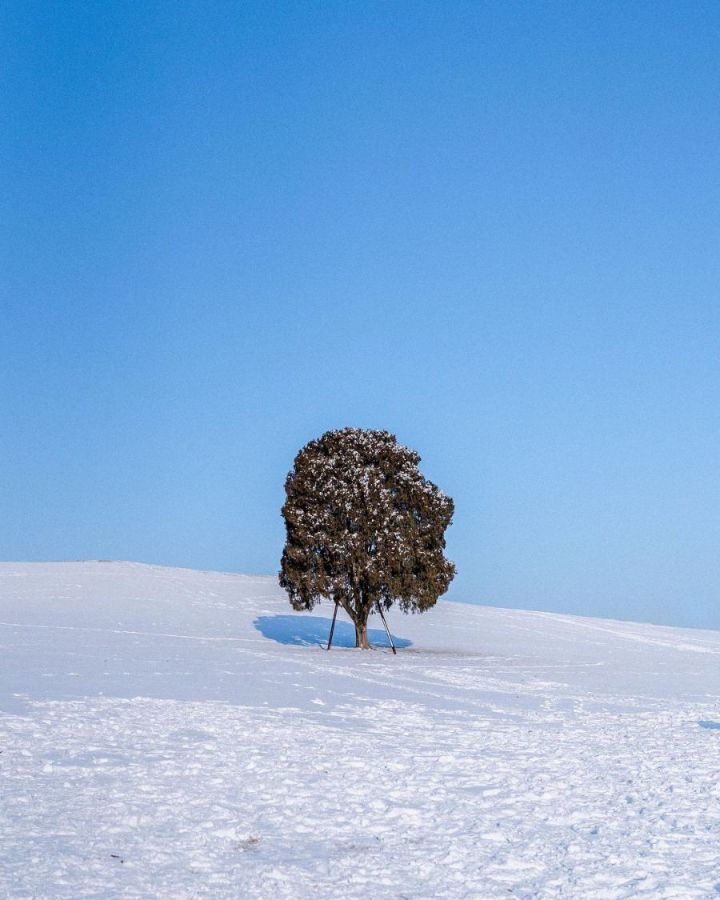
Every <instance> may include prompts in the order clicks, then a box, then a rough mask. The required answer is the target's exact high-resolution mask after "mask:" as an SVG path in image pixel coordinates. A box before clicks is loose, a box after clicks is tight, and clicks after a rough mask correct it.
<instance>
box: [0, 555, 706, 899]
mask: <svg viewBox="0 0 720 900" xmlns="http://www.w3.org/2000/svg"><path fill="white" fill-rule="evenodd" d="M330 614H331V609H330V608H329V607H328V606H327V605H324V606H321V607H318V608H316V609H315V610H314V612H313V614H307V613H302V614H301V613H293V612H292V610H291V609H290V607H289V604H288V602H287V598H286V597H285V595H284V594H283V592H282V591H281V590H280V589H279V588H278V586H277V583H276V580H275V578H271V577H250V576H242V575H230V574H222V573H215V572H196V571H192V570H186V569H167V568H161V567H156V566H144V565H139V564H133V563H103V562H78V563H17V564H14V563H3V564H0V654H1V655H0V798H1V801H0V895H2V896H7V897H67V898H80V897H90V896H92V897H112V896H123V897H151V896H170V895H172V896H174V897H178V898H184V897H200V896H215V897H310V896H321V897H341V896H342V897H363V898H382V897H393V898H399V897H482V898H492V897H512V896H515V897H523V898H528V897H573V898H578V897H582V898H593V897H598V898H600V897H612V898H616V897H633V898H634V897H644V896H646V897H681V898H692V897H712V896H717V895H718V892H720V840H719V838H720V802H719V801H720V785H719V784H718V773H719V772H720V702H719V701H720V632H710V631H704V632H703V631H693V630H687V629H679V628H661V627H656V626H651V625H638V624H630V623H624V622H614V621H605V620H593V619H585V618H577V617H569V616H560V615H552V614H547V613H533V612H519V611H510V610H502V609H493V608H484V607H475V606H469V605H461V604H456V603H450V602H444V601H441V602H440V603H439V604H438V605H437V606H436V607H435V608H434V609H433V610H431V611H430V612H428V613H425V614H424V615H422V616H410V617H406V616H402V615H401V614H397V613H395V611H393V612H391V613H390V615H389V621H390V625H391V628H392V630H393V634H395V635H396V636H397V638H398V644H399V645H400V646H402V647H403V649H401V651H400V652H399V653H398V655H397V657H394V656H392V654H391V653H390V652H389V650H387V649H382V648H381V649H378V650H375V651H374V652H370V653H367V652H366V653H363V652H360V651H355V650H350V649H347V645H348V644H349V643H351V641H352V637H353V634H354V632H353V629H352V627H351V626H350V624H349V623H348V622H346V621H343V622H339V625H338V629H337V631H336V637H337V644H338V646H337V647H336V649H334V650H333V651H332V652H331V653H327V652H325V650H324V649H322V646H321V644H322V642H323V641H324V640H325V639H326V636H327V632H328V627H329V616H330ZM375 626H377V627H375ZM371 628H372V629H373V630H372V631H371V641H372V640H373V639H374V640H375V642H377V643H381V638H383V637H384V632H382V629H381V623H379V622H377V623H376V622H374V621H373V620H371ZM382 643H383V644H385V645H386V643H387V642H386V641H382Z"/></svg>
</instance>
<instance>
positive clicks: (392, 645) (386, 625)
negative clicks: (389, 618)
mask: <svg viewBox="0 0 720 900" xmlns="http://www.w3.org/2000/svg"><path fill="white" fill-rule="evenodd" d="M378 612H379V613H380V618H381V619H382V620H383V625H384V626H385V631H387V636H388V640H389V641H390V646H391V647H392V652H393V656H397V650H396V649H395V644H393V639H392V635H391V634H390V629H389V628H388V623H387V622H386V621H385V616H384V615H383V611H382V606H380V604H379V603H378Z"/></svg>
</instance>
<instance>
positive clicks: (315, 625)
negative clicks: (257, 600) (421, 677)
mask: <svg viewBox="0 0 720 900" xmlns="http://www.w3.org/2000/svg"><path fill="white" fill-rule="evenodd" d="M331 621H332V620H331V619H321V618H320V617H319V616H258V618H257V619H255V621H254V622H253V625H254V626H255V628H257V630H258V631H259V632H260V634H261V635H262V636H263V637H266V638H270V640H272V641H277V642H278V643H279V644H294V645H295V646H301V647H316V646H321V647H326V646H327V641H328V635H329V634H330V623H331ZM368 640H369V641H370V643H371V644H372V646H373V647H389V646H390V642H389V641H388V637H387V634H385V630H384V629H382V628H368ZM393 641H394V643H395V646H396V647H397V648H398V650H401V649H403V648H404V647H410V646H412V641H409V640H408V639H407V638H399V637H396V636H395V635H393ZM332 645H333V647H354V646H355V627H354V626H353V625H351V624H350V623H349V622H340V621H338V622H336V623H335V633H334V634H333V642H332Z"/></svg>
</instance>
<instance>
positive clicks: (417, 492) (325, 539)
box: [280, 428, 455, 647]
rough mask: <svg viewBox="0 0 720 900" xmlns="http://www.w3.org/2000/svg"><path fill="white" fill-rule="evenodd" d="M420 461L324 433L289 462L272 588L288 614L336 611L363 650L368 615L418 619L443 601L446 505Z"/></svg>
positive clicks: (387, 438) (403, 450)
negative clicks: (276, 586)
mask: <svg viewBox="0 0 720 900" xmlns="http://www.w3.org/2000/svg"><path fill="white" fill-rule="evenodd" d="M419 462H420V457H419V456H418V454H417V453H415V451H414V450H410V449H409V448H407V447H403V446H402V445H401V444H398V442H397V440H396V438H395V436H394V435H392V434H390V433H389V432H387V431H371V430H363V429H359V428H344V429H342V430H340V431H328V432H326V433H325V434H324V435H323V436H322V437H321V438H319V439H318V440H315V441H310V443H309V444H307V445H306V446H305V447H303V449H302V450H301V451H300V452H299V453H298V455H297V456H296V458H295V463H294V466H293V469H292V471H291V472H290V473H289V475H288V477H287V480H286V482H285V492H286V495H287V499H286V501H285V504H284V506H283V508H282V514H283V517H284V519H285V526H286V530H287V539H286V543H285V549H284V551H283V555H282V563H281V570H280V584H281V586H282V587H283V588H285V590H287V592H288V595H289V598H290V603H291V604H292V606H293V607H294V608H295V609H297V610H301V609H312V608H313V606H315V604H316V603H318V602H319V601H320V600H321V599H322V598H324V597H325V598H328V599H330V600H333V601H336V602H338V603H339V604H340V605H341V606H342V607H343V609H345V611H346V612H347V613H348V615H349V616H350V618H351V619H352V621H353V622H354V623H355V633H356V644H357V646H359V647H367V646H368V641H367V620H368V616H369V614H370V612H371V611H372V610H373V609H376V608H378V607H381V608H383V609H389V608H390V606H391V605H392V604H393V603H397V604H398V605H399V606H400V607H401V609H403V611H404V612H422V611H423V610H426V609H428V608H429V607H431V606H433V604H434V603H435V602H436V601H437V599H438V597H440V596H441V595H442V594H444V593H445V591H446V590H447V589H448V586H449V584H450V582H451V581H452V579H453V576H454V574H455V566H454V565H453V564H452V563H451V562H449V561H448V560H447V559H445V557H444V555H443V551H444V549H445V530H446V528H447V527H448V526H449V525H450V522H451V520H452V515H453V510H454V505H453V501H452V500H451V499H450V498H449V497H446V496H445V494H443V493H442V491H441V490H440V489H439V488H438V487H436V486H435V485H434V484H433V483H432V482H430V481H428V480H427V479H425V478H424V477H423V476H422V475H421V474H420V472H419V470H418V463H419Z"/></svg>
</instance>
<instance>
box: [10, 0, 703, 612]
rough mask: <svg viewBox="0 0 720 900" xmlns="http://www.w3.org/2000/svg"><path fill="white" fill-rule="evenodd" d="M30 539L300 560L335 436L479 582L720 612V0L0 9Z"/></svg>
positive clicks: (52, 551)
mask: <svg viewBox="0 0 720 900" xmlns="http://www.w3.org/2000/svg"><path fill="white" fill-rule="evenodd" d="M0 66H1V68H2V89H1V91H0V113H1V116H2V120H1V122H0V179H1V183H0V187H1V188H2V201H1V203H0V210H1V211H0V216H1V221H0V224H1V225H2V230H1V232H0V233H1V238H0V290H1V294H0V303H1V310H2V317H1V320H0V401H1V405H0V558H3V559H6V560H19V559H22V560H44V559H73V558H116V559H131V560H139V561H144V562H155V563H163V564H168V565H179V566H191V567H199V568H213V569H226V570H230V571H243V572H263V573H273V572H276V571H277V569H278V565H279V556H280V552H281V549H282V543H283V538H284V529H283V523H282V519H281V517H280V512H279V510H280V506H281V504H282V501H283V482H284V479H285V475H286V473H287V471H288V469H289V468H290V466H291V465H292V460H293V457H294V455H295V453H296V452H297V451H298V450H299V449H300V447H301V446H302V445H303V444H305V443H306V442H307V441H308V440H310V439H311V438H314V437H317V436H318V435H320V434H321V433H322V432H323V431H325V430H326V429H329V428H337V427H342V426H345V425H354V426H358V427H377V428H387V429H389V430H391V431H393V432H395V433H396V434H397V436H398V438H399V439H400V440H401V441H402V442H403V443H406V444H409V445H411V446H412V447H414V448H415V449H417V450H418V451H419V453H420V454H421V456H422V457H423V463H422V468H423V471H424V473H425V474H426V475H427V476H428V477H429V478H431V479H432V480H434V481H435V482H437V483H438V484H439V485H440V487H442V488H443V489H444V490H445V491H446V492H447V493H449V494H450V495H451V496H453V498H454V499H455V502H456V516H455V523H454V525H453V527H452V528H451V530H450V532H449V534H448V553H449V556H450V557H451V558H452V559H454V560H455V562H456V564H457V568H458V575H457V578H456V580H455V583H454V585H453V587H452V589H451V591H450V594H449V596H450V597H453V598H455V599H460V600H468V601H477V602H482V603H489V604H494V605H500V606H511V607H525V608H535V609H547V610H555V611H562V612H575V613H581V614H589V615H600V616H614V617H619V618H628V619H639V620H648V621H654V622H659V623H674V624H687V625H697V626H706V627H716V628H720V554H719V552H718V550H719V548H720V471H719V457H718V447H719V443H720V441H719V439H720V304H719V295H718V287H719V284H720V6H718V4H717V3H714V2H713V3H702V2H695V3H684V2H678V3H670V4H668V3H662V2H652V3H642V2H633V3H625V2H622V3H620V2H617V3H613V2H601V3H597V4H594V3H552V2H551V3H512V2H491V3H479V2H472V3H460V2H450V3H435V2H433V3H429V2H427V3H426V2H413V3H402V2H389V3H375V2H368V0H363V2H341V3H304V2H292V3H287V4H285V3H280V2H277V3H269V4H268V3H243V4H241V3H213V2H202V3H192V2H183V3H176V2H171V3H160V2H153V3H146V4H145V3H120V2H118V3H112V2H107V3H96V2H90V3H85V4H83V3H73V2H62V3H58V2H52V3H33V2H28V0H22V2H5V3H3V4H2V8H1V9H0Z"/></svg>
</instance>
